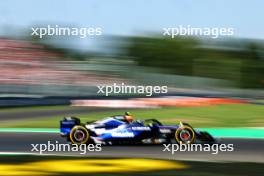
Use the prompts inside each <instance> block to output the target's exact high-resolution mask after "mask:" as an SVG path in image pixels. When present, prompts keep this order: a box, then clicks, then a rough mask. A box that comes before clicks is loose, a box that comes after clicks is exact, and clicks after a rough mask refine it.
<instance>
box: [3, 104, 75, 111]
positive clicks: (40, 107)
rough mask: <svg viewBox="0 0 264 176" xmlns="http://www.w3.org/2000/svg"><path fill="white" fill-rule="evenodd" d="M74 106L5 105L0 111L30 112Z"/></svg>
mask: <svg viewBox="0 0 264 176" xmlns="http://www.w3.org/2000/svg"><path fill="white" fill-rule="evenodd" d="M69 108H74V107H70V106H67V105H51V106H28V107H10V108H7V107H4V108H0V112H10V111H11V112H28V111H40V110H63V109H69Z"/></svg>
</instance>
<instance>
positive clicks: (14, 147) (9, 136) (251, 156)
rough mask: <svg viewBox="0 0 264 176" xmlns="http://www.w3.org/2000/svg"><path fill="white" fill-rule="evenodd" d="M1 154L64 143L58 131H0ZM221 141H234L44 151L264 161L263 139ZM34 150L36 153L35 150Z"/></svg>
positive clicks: (108, 155)
mask: <svg viewBox="0 0 264 176" xmlns="http://www.w3.org/2000/svg"><path fill="white" fill-rule="evenodd" d="M0 139H1V140H0V154H6V152H11V153H13V152H15V153H17V152H18V153H20V152H21V153H32V152H31V149H32V146H31V144H47V142H48V141H50V142H51V143H53V144H55V142H56V141H58V142H59V143H65V142H66V141H65V139H63V138H61V137H60V135H59V134H58V133H21V132H20V133H16V132H11V133H8V132H1V133H0ZM221 143H226V144H228V143H232V144H234V149H235V150H234V151H233V152H220V153H218V154H211V153H209V152H176V153H175V154H174V155H172V154H171V153H170V152H167V151H166V152H163V149H164V147H163V146H162V145H141V146H103V148H102V149H103V150H102V151H101V152H87V154H86V155H81V154H79V153H77V152H51V153H50V152H49V153H45V154H56V155H67V156H68V155H70V156H71V155H79V156H85V157H141V158H142V157H143V158H159V159H173V160H190V161H213V162H222V161H225V162H232V161H234V162H235V161H240V162H260V163H264V157H263V156H264V140H263V139H222V141H221ZM36 154H37V153H36Z"/></svg>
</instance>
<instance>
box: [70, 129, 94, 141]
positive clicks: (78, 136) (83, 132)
mask: <svg viewBox="0 0 264 176" xmlns="http://www.w3.org/2000/svg"><path fill="white" fill-rule="evenodd" d="M89 137H90V136H89V132H88V131H87V129H86V128H84V127H83V126H75V127H73V128H72V130H71V133H70V140H71V142H72V143H73V144H85V143H87V142H88V140H89Z"/></svg>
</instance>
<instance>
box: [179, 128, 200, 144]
mask: <svg viewBox="0 0 264 176" xmlns="http://www.w3.org/2000/svg"><path fill="white" fill-rule="evenodd" d="M195 139H196V134H195V132H194V130H193V129H192V128H191V127H189V126H181V127H180V128H178V129H177V130H176V132H175V140H176V142H177V143H182V144H193V143H194V142H195Z"/></svg>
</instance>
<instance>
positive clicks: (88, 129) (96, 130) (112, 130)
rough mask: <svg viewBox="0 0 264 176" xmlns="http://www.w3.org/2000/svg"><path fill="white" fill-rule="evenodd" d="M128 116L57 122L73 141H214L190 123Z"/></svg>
mask: <svg viewBox="0 0 264 176" xmlns="http://www.w3.org/2000/svg"><path fill="white" fill-rule="evenodd" d="M131 117H132V116H131V115H128V113H126V115H116V116H111V117H108V118H105V119H103V120H98V121H93V122H87V123H85V124H83V123H81V122H80V119H79V118H76V117H66V118H64V119H63V120H61V121H60V132H61V136H63V137H66V138H67V140H68V141H70V142H71V143H72V144H89V143H100V144H110V145H112V144H162V143H172V142H177V143H183V144H192V143H214V142H215V139H214V138H213V137H212V136H211V135H210V134H209V133H207V132H205V131H199V130H196V129H193V128H192V127H191V126H190V125H189V124H187V123H184V122H180V123H179V124H178V125H169V126H168V125H163V124H162V123H161V122H159V121H158V120H156V119H147V120H136V121H134V120H133V119H132V118H131Z"/></svg>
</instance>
